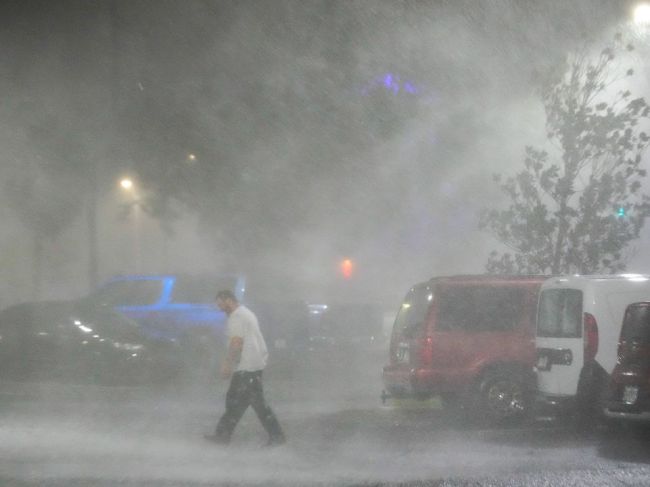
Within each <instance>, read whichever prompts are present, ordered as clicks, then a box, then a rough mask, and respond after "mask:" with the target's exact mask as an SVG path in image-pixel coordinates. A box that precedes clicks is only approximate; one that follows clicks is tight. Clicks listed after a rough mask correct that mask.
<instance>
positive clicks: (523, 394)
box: [383, 275, 547, 422]
mask: <svg viewBox="0 0 650 487" xmlns="http://www.w3.org/2000/svg"><path fill="white" fill-rule="evenodd" d="M546 278H547V277H544V276H495V275H476V276H452V277H435V278H433V279H431V280H430V281H428V282H424V283H421V284H417V285H416V286H413V288H411V289H410V290H409V292H408V293H407V295H406V297H405V298H404V302H403V303H402V305H401V307H400V310H399V312H398V314H397V316H396V318H395V323H394V325H393V332H392V336H391V342H390V363H389V364H388V365H387V366H385V367H384V370H383V381H384V386H385V387H386V390H387V392H388V394H389V395H391V396H395V397H405V396H411V397H417V398H428V397H431V396H434V395H438V396H440V398H441V399H442V401H443V404H444V405H445V406H446V407H450V408H458V407H465V408H466V409H467V410H469V411H472V412H475V413H479V414H480V415H481V417H484V418H487V419H488V420H490V421H491V422H504V421H509V420H515V419H520V418H523V417H524V416H525V414H526V413H527V412H528V411H529V409H530V408H531V406H532V402H533V399H534V391H535V385H536V382H535V374H534V366H535V361H536V353H535V316H536V308H537V298H538V293H539V288H540V286H541V284H542V282H544V280H545V279H546Z"/></svg>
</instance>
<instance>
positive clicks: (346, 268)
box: [341, 259, 354, 279]
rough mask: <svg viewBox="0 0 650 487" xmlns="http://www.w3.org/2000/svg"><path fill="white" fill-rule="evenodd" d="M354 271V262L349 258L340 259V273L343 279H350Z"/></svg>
mask: <svg viewBox="0 0 650 487" xmlns="http://www.w3.org/2000/svg"><path fill="white" fill-rule="evenodd" d="M353 272H354V264H353V263H352V261H351V260H350V259H343V260H342V261H341V274H343V277H344V278H345V279H350V278H351V277H352V273H353Z"/></svg>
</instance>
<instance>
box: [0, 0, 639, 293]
mask: <svg viewBox="0 0 650 487" xmlns="http://www.w3.org/2000/svg"><path fill="white" fill-rule="evenodd" d="M38 7H40V8H36V4H34V5H30V3H29V2H28V3H27V4H24V5H23V6H14V7H13V8H9V7H7V13H6V15H5V16H4V18H5V21H4V25H5V26H6V28H5V29H4V33H3V43H2V45H3V48H2V50H3V53H4V55H5V58H6V59H7V60H8V62H7V63H5V64H4V65H3V66H4V67H3V69H4V70H5V72H6V74H7V75H8V76H6V77H3V79H4V82H3V84H4V87H5V92H6V93H9V94H10V95H11V96H9V97H7V99H8V101H7V103H5V104H4V105H3V107H2V110H3V116H2V119H0V124H1V125H0V129H1V130H0V137H2V140H3V147H6V148H7V150H5V152H4V154H3V161H4V162H3V164H2V167H1V170H2V171H3V174H4V177H3V180H5V181H7V180H11V179H12V177H11V176H12V174H21V173H22V172H23V171H24V170H25V167H26V166H27V165H28V164H34V162H33V161H34V160H36V161H37V165H40V166H42V167H43V168H45V167H47V166H48V165H52V164H55V165H58V166H60V169H57V171H58V172H60V173H62V174H63V175H64V177H67V178H69V180H70V181H71V185H70V186H69V187H65V186H66V185H65V184H60V186H61V189H60V191H61V196H62V197H63V196H64V195H69V194H70V193H71V192H78V193H79V197H78V198H77V205H81V206H84V207H85V206H87V205H86V203H85V201H87V198H88V196H87V195H88V188H87V187H84V184H83V183H81V184H79V183H77V182H76V181H75V178H76V179H78V178H79V174H80V173H82V174H90V173H88V171H90V169H89V167H94V168H95V169H94V170H95V171H98V172H97V177H98V182H97V186H98V187H97V193H96V194H97V195H99V197H98V199H97V196H96V197H95V198H96V199H97V201H98V202H99V203H100V204H101V208H100V213H99V215H100V219H99V220H98V230H97V231H98V235H99V238H98V248H99V257H100V262H99V273H100V275H101V277H107V276H110V275H112V274H114V273H117V272H133V271H135V270H136V268H138V267H139V269H137V270H139V271H147V272H159V271H166V270H194V269H196V268H197V267H198V268H201V269H205V268H206V267H208V268H212V269H215V270H217V269H220V268H225V267H229V268H233V267H240V268H246V269H245V270H246V271H249V272H280V273H282V272H284V273H290V274H294V275H298V276H299V278H300V279H301V280H306V281H307V282H309V283H310V285H312V286H314V287H315V288H318V289H321V291H318V292H321V293H323V294H325V295H327V294H328V292H331V291H328V290H330V289H331V288H332V286H334V287H336V286H337V279H338V278H339V276H337V275H336V266H337V264H338V262H339V260H340V259H341V258H343V257H351V258H353V259H355V261H357V262H358V266H357V269H358V275H357V279H358V284H359V286H358V287H359V289H362V292H363V293H367V295H368V296H369V297H372V298H373V299H389V300H395V299H397V297H398V296H399V295H401V294H402V292H403V290H404V289H405V287H407V286H408V285H410V284H412V283H413V282H415V281H417V280H419V279H423V278H426V277H429V276H430V275H433V274H445V273H459V272H482V270H483V265H484V262H485V259H486V255H487V252H488V251H489V250H490V248H492V247H493V246H494V242H491V241H490V239H489V237H487V236H486V235H484V234H480V233H478V231H477V221H476V212H477V210H478V209H480V208H481V207H483V206H484V204H485V202H486V201H493V200H494V199H495V198H499V195H498V194H497V192H496V189H495V188H494V187H493V186H492V185H491V184H490V179H491V175H492V174H493V173H495V172H498V171H513V170H515V169H516V168H517V167H518V166H519V165H520V164H521V160H522V157H523V147H524V146H525V145H526V144H531V143H533V144H534V143H536V142H538V141H540V140H543V139H544V127H543V113H542V110H541V106H540V104H539V102H538V99H537V98H536V96H535V92H534V89H535V86H536V74H535V73H538V72H540V71H543V70H544V69H546V67H548V66H549V65H551V64H553V63H554V62H556V61H557V60H558V59H561V58H562V56H564V55H565V53H566V52H567V51H568V50H570V49H572V48H573V47H574V46H576V45H580V44H581V43H584V42H585V40H587V41H589V40H593V39H597V38H599V37H600V36H602V35H604V34H605V33H606V32H607V33H609V32H610V31H611V30H612V29H613V28H615V27H616V26H617V25H619V24H621V22H622V19H623V18H624V17H625V16H626V15H627V11H626V9H625V7H626V5H625V4H623V3H621V4H617V3H616V2H599V3H598V5H597V8H596V6H595V5H594V4H593V2H571V3H570V4H566V2H560V1H557V2H545V3H544V4H543V6H542V5H541V4H540V5H536V4H530V5H528V4H527V5H526V6H523V5H521V4H520V3H519V2H514V1H500V2H492V3H490V4H486V3H482V4H476V3H475V2H460V3H459V2H453V3H451V2H449V3H441V4H437V5H429V4H421V5H410V4H395V3H393V2H380V3H376V2H370V3H364V2H357V3H347V2H346V3H343V2H341V3H331V2H311V3H309V4H303V3H300V2H289V1H287V2H284V1H283V2H273V4H260V3H236V4H229V3H227V2H214V3H200V4H199V3H193V4H190V5H184V4H181V3H176V2H166V3H162V4H161V3H155V4H154V3H147V2H144V3H142V2H141V3H138V4H133V3H131V2H115V3H114V4H112V5H109V4H98V5H95V6H88V5H85V4H83V2H63V3H60V4H57V5H47V6H45V5H44V4H43V5H41V4H38ZM52 19H55V22H54V23H55V25H56V28H54V29H49V30H46V29H44V28H43V26H45V25H49V24H50V23H51V21H52ZM171 19H173V22H172V21H171ZM89 26H93V28H92V29H91V28H89ZM190 153H191V154H196V155H197V156H198V157H197V159H196V160H195V161H193V162H191V163H190V161H189V160H188V159H187V156H188V154H190ZM48 158H49V159H51V160H52V161H58V162H50V161H49V160H48ZM125 173H130V174H135V175H136V176H137V177H138V180H139V184H141V185H142V188H143V192H142V194H143V195H148V196H150V197H151V196H152V195H153V198H154V203H155V204H156V205H158V206H154V207H153V208H149V210H150V211H149V213H150V214H147V208H145V209H144V211H141V215H139V216H138V217H137V218H139V220H138V221H137V222H135V223H134V222H133V221H130V220H133V219H134V218H136V217H135V216H134V214H133V212H131V213H125V212H121V210H120V208H122V207H123V205H124V200H123V198H122V197H121V196H120V195H118V194H116V191H115V187H116V186H115V182H116V180H117V178H118V177H119V176H120V175H121V174H125ZM66 174H67V175H66ZM84 177H86V176H84ZM88 177H92V176H88ZM57 185H59V183H57ZM73 188H74V189H73ZM3 196H4V197H6V198H9V199H11V198H10V196H7V192H6V191H5V190H3ZM121 198H122V199H121ZM53 199H56V198H53ZM172 208H176V209H175V210H170V209H172ZM161 212H163V213H161ZM14 213H15V212H12V211H11V210H9V209H6V210H4V213H3V215H4V216H3V219H4V220H3V221H4V222H6V225H7V227H6V228H7V229H8V231H7V232H3V238H2V241H1V242H0V245H2V248H3V249H4V252H3V254H5V255H13V256H14V257H12V258H11V259H10V262H9V263H8V267H7V269H8V270H10V275H11V278H12V279H11V280H12V281H16V282H18V283H20V284H18V285H17V286H16V285H14V284H12V285H11V286H9V285H6V286H5V287H6V288H7V292H8V293H9V295H10V296H11V297H9V298H6V299H8V300H9V301H14V300H20V299H21V298H22V296H20V294H21V293H23V292H24V290H25V289H29V288H30V285H29V284H28V283H25V282H29V279H28V278H26V276H27V275H29V274H30V271H29V270H28V269H29V267H30V261H31V260H32V259H33V257H32V256H31V255H30V245H31V240H33V238H34V237H33V235H34V232H33V231H32V230H30V225H32V226H33V223H31V222H30V221H28V220H25V219H20V217H17V216H16V215H15V214H14ZM79 213H80V215H79V216H78V217H77V218H78V220H79V221H78V223H74V224H70V225H66V226H65V227H64V228H62V232H61V233H60V234H59V235H53V236H52V237H50V238H48V240H47V242H44V255H45V256H46V258H45V261H46V262H47V263H48V266H47V268H46V269H44V271H43V279H44V280H45V285H43V286H42V290H41V294H42V295H46V296H47V295H52V293H53V290H52V283H54V282H58V281H59V276H60V275H67V276H69V278H68V279H69V281H70V285H69V289H70V291H71V292H80V291H81V290H82V289H84V288H85V287H86V286H87V285H88V283H87V282H85V281H86V278H85V271H84V267H85V266H87V260H88V258H89V256H88V249H87V244H86V240H87V239H86V236H85V233H87V231H88V230H87V225H86V224H85V223H84V221H83V218H84V217H83V215H82V213H83V212H79ZM120 214H122V217H120ZM129 219H130V220H129ZM157 222H161V224H162V226H165V227H167V228H171V229H175V231H174V232H173V233H172V234H171V235H170V234H169V233H165V232H163V231H161V225H160V224H158V223H157ZM135 227H137V228H138V229H137V230H136V229H134V228H135ZM18 242H24V243H27V245H25V244H24V243H18ZM138 247H140V248H142V247H144V249H145V250H140V251H138V250H137V248H138ZM138 252H139V254H140V255H141V257H137V256H134V254H135V253H138ZM136 260H140V263H139V265H136V262H135V261H136ZM324 283H327V284H326V285H325V284H324ZM376 283H381V286H377V285H376ZM66 287H67V286H66ZM13 289H21V291H20V292H14V291H13ZM61 289H62V288H61V287H58V291H57V293H58V294H62V292H61ZM318 292H315V293H316V294H318ZM355 292H357V291H355ZM325 297H326V296H325Z"/></svg>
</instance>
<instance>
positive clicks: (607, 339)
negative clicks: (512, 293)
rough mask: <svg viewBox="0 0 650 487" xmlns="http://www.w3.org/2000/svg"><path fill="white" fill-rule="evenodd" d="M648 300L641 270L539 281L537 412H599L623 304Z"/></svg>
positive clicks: (649, 287) (649, 289) (585, 415)
mask: <svg viewBox="0 0 650 487" xmlns="http://www.w3.org/2000/svg"><path fill="white" fill-rule="evenodd" d="M646 300H650V277H649V276H644V275H635V274H625V275H606V276H596V275H590V276H559V277H554V278H552V279H549V280H548V281H546V282H545V283H544V284H543V286H542V289H541V292H540V298H539V309H538V318H537V336H536V339H535V340H536V347H537V372H538V373H537V375H538V397H537V399H538V407H539V409H540V412H542V413H547V414H548V413H550V414H554V415H556V414H559V413H571V414H577V415H578V417H579V418H580V419H581V420H584V421H586V422H589V421H590V420H591V418H594V417H597V416H599V415H600V411H601V410H602V398H603V396H604V394H605V393H606V390H607V384H608V382H609V378H610V375H611V374H612V372H613V370H614V367H615V366H616V362H617V345H618V339H619V333H620V331H621V323H622V322H623V315H624V313H625V309H626V308H627V306H628V305H629V304H631V303H634V302H637V301H646Z"/></svg>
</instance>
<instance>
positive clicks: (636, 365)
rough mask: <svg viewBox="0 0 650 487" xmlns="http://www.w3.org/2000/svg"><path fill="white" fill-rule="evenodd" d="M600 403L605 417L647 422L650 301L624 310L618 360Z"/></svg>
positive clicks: (649, 413)
mask: <svg viewBox="0 0 650 487" xmlns="http://www.w3.org/2000/svg"><path fill="white" fill-rule="evenodd" d="M603 406H604V412H605V415H606V416H607V417H608V418H611V419H614V420H622V421H644V422H650V301H644V302H640V303H633V304H630V305H629V306H628V307H627V309H626V310H625V317H624V318H623V326H622V327H621V334H620V338H619V341H618V360H617V362H616V366H615V367H614V371H613V372H612V376H611V379H610V381H609V388H608V391H607V396H606V397H605V401H604V404H603Z"/></svg>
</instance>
